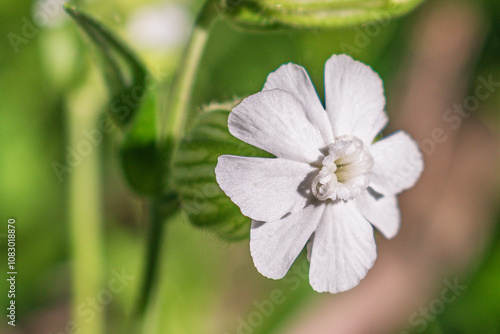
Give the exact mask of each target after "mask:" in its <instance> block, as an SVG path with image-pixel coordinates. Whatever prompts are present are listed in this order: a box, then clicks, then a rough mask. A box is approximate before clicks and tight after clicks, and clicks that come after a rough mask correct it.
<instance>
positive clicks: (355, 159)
mask: <svg viewBox="0 0 500 334" xmlns="http://www.w3.org/2000/svg"><path fill="white" fill-rule="evenodd" d="M372 167H373V158H372V156H371V155H370V153H369V152H368V150H367V149H366V148H365V147H364V145H363V142H362V141H361V140H360V139H359V138H357V137H354V136H342V137H339V138H337V139H336V141H335V143H333V144H331V145H330V146H329V147H328V155H327V156H326V157H325V158H324V159H323V162H322V168H321V170H320V171H319V173H318V175H317V176H316V177H315V178H314V180H313V183H312V192H313V194H314V196H316V198H318V199H319V200H321V201H325V200H327V199H331V200H336V199H337V198H338V199H342V200H349V199H353V198H356V197H357V196H358V195H359V194H360V193H361V192H362V191H363V190H365V189H366V188H367V187H368V185H369V179H368V178H367V177H366V176H365V175H364V174H365V173H366V172H368V171H369V170H370V169H371V168H372Z"/></svg>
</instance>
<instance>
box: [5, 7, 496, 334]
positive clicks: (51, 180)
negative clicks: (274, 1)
mask: <svg viewBox="0 0 500 334" xmlns="http://www.w3.org/2000/svg"><path fill="white" fill-rule="evenodd" d="M57 3H58V2H57V1H55V0H53V1H50V0H46V1H43V0H40V1H34V2H33V1H26V0H16V1H14V0H2V2H1V3H0V32H1V33H0V117H1V118H0V208H1V209H0V212H1V217H0V218H1V221H2V224H1V226H2V227H1V228H0V250H1V252H2V254H3V255H0V268H2V269H1V271H2V274H1V275H2V276H1V277H5V275H6V272H7V268H6V263H7V251H6V240H7V231H6V229H7V227H6V225H7V219H8V218H9V217H15V218H16V220H17V223H16V224H17V267H18V268H17V269H18V273H19V274H18V276H17V291H16V305H17V322H16V327H15V328H12V327H11V326H8V325H7V319H6V317H5V316H3V317H2V321H1V322H0V332H2V333H9V334H14V333H27V334H28V333H30V334H31V333H32V334H42V333H54V334H55V333H57V334H59V333H76V332H77V331H75V330H73V329H71V328H68V323H69V322H70V318H71V311H70V309H71V305H72V304H71V300H72V255H73V253H72V247H71V240H72V237H71V231H70V224H69V223H68V219H69V218H68V217H69V216H70V212H69V210H70V209H69V204H68V197H69V176H70V174H71V173H72V172H73V171H70V172H68V173H65V174H63V175H62V177H61V178H60V177H58V176H57V173H56V172H55V170H54V162H60V163H64V162H65V159H66V158H67V155H68V153H69V150H70V149H71V147H70V146H68V138H70V137H71V131H72V129H71V128H70V127H69V126H68V123H69V122H68V104H69V102H68V101H71V100H72V99H73V98H74V96H75V94H76V93H75V91H78V92H79V93H78V94H77V95H78V96H79V100H78V101H80V102H79V103H80V104H79V106H80V109H82V110H85V108H86V106H87V105H88V106H89V108H90V106H91V105H92V103H93V102H94V101H95V100H98V99H99V98H100V96H102V95H104V94H105V90H104V88H103V83H102V79H99V78H100V76H99V74H98V73H99V71H98V69H99V67H98V66H97V65H94V64H98V59H97V57H96V56H95V49H93V47H92V46H91V45H90V43H89V41H88V39H86V38H85V37H84V36H83V34H81V32H80V31H79V30H78V29H77V27H76V25H75V24H74V23H73V22H72V21H71V20H70V19H69V18H68V17H67V16H66V15H65V14H64V13H63V11H62V10H61V9H60V7H59V6H55V5H57ZM201 5H202V3H201V1H198V0H190V1H181V0H179V1H177V2H173V1H149V0H146V1H144V0H143V1H139V0H127V1H118V0H106V1H90V0H89V1H85V2H83V3H82V6H83V8H84V9H85V10H86V11H87V12H89V13H91V14H92V15H93V16H95V17H96V18H97V19H99V20H100V21H102V22H104V23H106V24H107V26H108V27H110V29H111V30H113V31H114V32H116V33H117V34H118V35H119V36H120V37H121V38H122V39H123V40H124V41H125V42H127V43H128V44H129V45H130V46H131V47H132V48H133V49H134V50H135V51H136V52H137V53H138V54H139V56H140V57H141V58H142V59H143V61H144V62H145V63H146V65H147V67H148V69H149V71H150V72H151V74H152V76H153V77H154V78H156V79H157V80H158V84H157V85H156V89H158V92H159V100H160V102H161V101H162V95H164V93H165V91H166V89H167V88H168V84H169V82H170V80H171V79H172V76H173V74H174V72H175V70H176V68H177V66H179V60H180V57H181V54H182V49H183V46H184V45H185V43H186V41H187V39H188V37H189V33H190V30H191V27H192V24H193V21H194V17H195V15H196V13H197V12H198V11H199V9H200V7H201ZM334 53H348V54H350V55H351V56H353V57H354V58H356V59H359V60H361V61H363V62H365V63H367V64H370V65H371V66H372V67H373V68H374V69H375V70H376V71H377V72H378V73H379V74H380V75H381V76H382V78H383V79H384V83H385V89H386V96H387V101H388V102H387V110H388V113H389V115H390V117H391V123H390V126H389V129H386V130H384V134H385V135H387V134H389V133H391V132H392V131H391V130H392V129H398V128H402V129H405V130H406V131H408V132H409V133H410V134H412V136H413V137H414V138H416V139H417V141H418V142H419V143H420V144H421V148H422V150H423V152H424V156H425V160H426V167H427V168H426V172H425V173H424V176H423V178H422V181H421V182H420V183H419V184H418V185H417V187H415V188H414V189H412V190H410V191H407V192H406V193H404V194H403V195H402V196H401V209H402V214H403V222H402V224H403V225H402V229H401V233H400V235H399V236H398V237H397V238H396V239H394V240H392V241H385V240H383V237H381V236H378V237H377V238H378V248H379V257H378V260H377V263H376V265H375V267H374V269H372V270H371V271H370V273H369V274H368V276H367V278H366V279H365V280H364V281H363V282H362V283H361V285H360V286H359V287H357V288H355V289H354V290H352V291H350V292H346V293H342V294H339V295H334V296H331V295H324V294H318V293H315V292H314V291H312V289H311V288H310V286H309V283H308V280H307V262H306V261H305V257H304V256H303V255H302V256H301V257H300V258H299V259H298V260H297V261H296V264H295V265H294V267H292V270H291V272H290V273H289V275H287V277H286V278H285V279H284V280H281V281H272V280H268V279H266V278H265V277H262V276H261V275H260V274H259V273H258V272H257V271H256V269H255V268H254V267H253V265H252V261H251V258H250V254H249V249H248V241H247V240H244V241H240V242H237V243H228V242H226V241H222V240H220V239H218V238H217V237H216V236H215V235H213V234H212V233H211V232H210V231H206V230H201V229H197V228H195V227H193V226H191V225H189V224H188V223H187V221H186V219H185V218H184V217H183V216H180V215H179V216H178V217H176V219H174V220H173V221H171V222H169V226H168V227H167V231H166V233H165V235H164V236H162V243H163V248H162V254H161V257H160V259H161V262H160V263H161V268H160V280H159V285H158V287H157V289H155V291H154V298H153V302H152V306H151V308H150V310H149V312H148V314H147V321H146V323H147V326H146V329H145V332H146V333H172V334H177V333H179V334H184V333H187V334H191V333H193V334H197V333H222V334H223V333H263V334H267V333H297V334H299V333H325V334H326V333H360V334H364V333H368V334H371V333H475V334H476V333H484V334H494V333H500V266H499V263H500V228H499V226H500V216H499V211H500V210H499V208H500V206H499V203H500V200H499V197H498V185H499V173H498V171H499V170H500V169H499V161H498V160H499V159H498V157H499V154H498V152H499V150H498V145H499V140H498V136H499V134H500V2H499V1H498V0H482V1H465V0H463V1H459V0H457V1H445V0H430V1H427V2H425V3H424V4H423V5H422V6H420V7H418V8H417V10H415V11H413V12H412V13H411V14H409V15H406V16H404V17H401V18H393V19H390V20H387V21H384V22H382V23H380V22H379V23H374V24H368V25H366V24H365V25H359V26H356V27H349V28H339V29H332V30H321V29H319V30H310V31H297V30H287V31H278V32H272V33H263V32H244V31H241V30H238V29H235V28H234V27H233V26H232V25H231V24H230V23H229V22H227V20H220V21H219V22H217V23H216V24H215V26H214V27H213V30H212V32H211V34H210V40H209V43H208V46H207V50H206V53H205V55H204V57H203V61H202V64H201V66H200V71H199V76H198V78H197V83H196V88H195V93H194V95H193V102H192V105H193V106H195V107H196V106H201V105H203V104H207V103H210V102H212V101H226V100H230V99H233V98H234V97H242V96H247V95H250V94H252V93H255V92H257V91H259V90H260V89H261V88H262V85H263V83H264V81H265V78H266V76H267V74H268V73H269V72H271V71H273V70H275V69H276V68H277V67H279V66H280V65H281V64H283V63H286V62H294V63H298V64H301V65H303V66H304V67H305V68H306V69H307V70H308V72H309V74H310V76H311V78H312V80H313V82H314V84H315V86H316V89H317V91H318V92H319V95H320V96H321V97H323V95H324V94H323V66H324V63H325V61H326V59H328V58H329V57H330V56H331V55H332V54H334ZM92 71H95V72H96V73H97V74H96V78H97V79H95V82H96V84H95V85H93V86H92V89H88V90H87V91H85V92H83V93H82V92H81V82H82V80H83V79H82V78H84V77H86V76H88V73H89V72H92ZM99 80H100V81H99ZM99 82H100V84H99ZM485 82H490V84H486V83H485ZM478 87H483V88H478ZM478 89H479V93H478ZM478 94H479V95H478ZM486 95H487V97H486ZM476 101H477V102H476ZM160 105H162V104H161V103H160ZM457 106H458V107H457ZM460 106H462V107H460ZM160 110H161V108H160ZM98 117H106V116H104V115H102V116H100V115H98ZM89 130H90V129H89ZM119 135H120V134H119V132H118V130H115V129H110V130H109V131H107V132H106V133H105V134H104V138H103V140H102V142H99V144H98V145H96V146H95V147H93V148H92V153H91V154H90V155H89V156H90V157H91V158H89V159H96V161H98V162H99V164H98V167H99V170H98V172H99V175H100V176H99V177H100V182H99V183H98V184H97V185H94V184H89V185H88V188H85V186H84V187H83V189H86V190H85V191H88V194H89V196H91V197H92V196H93V197H94V198H95V199H96V200H98V201H99V202H98V203H99V207H100V208H101V211H100V214H101V216H102V221H103V224H102V225H103V226H102V229H100V230H97V231H96V233H99V234H100V235H101V238H102V241H103V244H104V245H105V247H104V252H103V254H100V257H99V258H96V259H95V262H90V263H88V265H89V266H92V265H96V266H98V265H102V266H103V268H104V270H103V273H104V275H105V277H104V282H103V284H107V283H108V282H109V281H110V280H112V278H113V277H115V276H114V275H116V271H118V272H122V271H125V272H126V273H127V274H129V275H131V276H132V278H131V279H130V282H129V283H127V284H126V285H125V286H124V289H122V290H121V291H120V292H118V293H114V294H113V295H112V300H111V301H110V302H109V304H108V305H106V307H105V308H103V309H102V310H100V308H99V311H96V312H99V313H102V314H104V315H105V318H106V321H107V327H106V332H107V333H123V332H125V328H126V326H127V321H126V319H127V316H128V314H130V312H131V310H132V309H133V303H134V300H136V298H137V294H138V287H139V284H140V280H141V276H142V274H141V268H142V265H143V258H144V246H145V240H146V233H145V232H146V226H145V223H144V222H145V220H146V208H145V205H144V202H143V201H142V200H141V199H140V198H139V197H137V196H135V195H134V194H132V192H131V191H130V190H128V188H127V185H126V183H125V181H124V178H123V175H122V171H121V169H120V166H119V164H118V162H117V152H116V151H117V150H116V141H117V138H119ZM92 157H93V158H92ZM84 159H87V158H86V157H85V158H84ZM76 168H78V167H76ZM96 194H97V195H96ZM83 197H84V198H85V196H83ZM82 205H83V206H85V203H83V204H82ZM81 218H82V221H83V222H85V220H86V219H87V220H89V223H91V222H90V221H91V220H92V219H93V216H89V217H81ZM82 238H83V240H85V235H82ZM84 242H85V241H84ZM91 247H92V244H89V252H92V249H90V248H91ZM456 282H458V283H459V286H460V287H459V288H458V289H456V291H455V292H453V293H450V291H454V290H453V289H450V288H449V285H450V284H451V285H453V284H455V286H456V284H457V283H456ZM447 288H448V289H449V290H446V291H448V292H444V293H443V291H444V290H445V289H447ZM7 290H8V286H7V282H6V279H2V280H0V305H2V309H3V310H4V311H3V312H2V314H5V308H6V307H7V305H8V298H7ZM278 296H279V297H278ZM443 296H445V297H443ZM452 296H455V297H456V298H453V301H451V302H448V300H449V299H450V298H452ZM89 297H90V298H91V297H93V296H89ZM443 298H444V299H443ZM98 306H100V305H98Z"/></svg>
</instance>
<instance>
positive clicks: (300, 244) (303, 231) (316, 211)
mask: <svg viewBox="0 0 500 334" xmlns="http://www.w3.org/2000/svg"><path fill="white" fill-rule="evenodd" d="M324 207H325V206H324V205H317V206H316V205H314V204H309V205H308V206H306V207H305V208H304V209H302V210H300V211H299V212H296V213H293V214H291V215H288V216H286V217H284V218H282V219H280V220H277V221H273V222H257V221H253V222H252V229H251V230H250V252H251V254H252V258H253V262H254V264H255V267H256V268H257V270H258V271H259V272H260V273H261V274H262V275H264V276H266V277H269V278H272V279H279V278H282V277H283V276H285V274H286V273H287V272H288V269H290V266H291V265H292V263H293V262H294V261H295V259H296V258H297V256H298V255H299V254H300V252H301V251H302V249H303V248H304V246H305V245H306V243H307V240H309V238H310V237H311V235H312V233H313V232H314V230H315V229H316V226H317V225H318V223H319V221H320V219H321V216H322V215H323V210H324Z"/></svg>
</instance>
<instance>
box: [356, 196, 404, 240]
mask: <svg viewBox="0 0 500 334" xmlns="http://www.w3.org/2000/svg"><path fill="white" fill-rule="evenodd" d="M354 201H355V203H356V207H357V208H358V210H359V212H360V213H361V214H362V215H363V217H365V218H366V219H367V220H368V221H369V222H370V223H371V224H372V225H373V226H375V227H376V228H377V229H378V230H379V231H380V232H381V233H382V234H383V235H384V237H386V238H387V239H392V238H394V237H395V236H396V235H397V234H398V232H399V227H400V225H401V213H400V211H399V206H398V199H397V197H396V196H394V195H387V196H382V195H378V194H375V193H372V192H371V191H365V192H364V193H363V194H361V195H359V196H358V197H357V198H356V199H355V200H354Z"/></svg>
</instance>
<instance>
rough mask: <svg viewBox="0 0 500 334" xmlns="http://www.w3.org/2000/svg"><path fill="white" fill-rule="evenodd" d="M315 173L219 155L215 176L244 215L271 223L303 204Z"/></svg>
mask: <svg viewBox="0 0 500 334" xmlns="http://www.w3.org/2000/svg"><path fill="white" fill-rule="evenodd" d="M315 170H316V168H314V167H311V166H309V165H307V164H304V163H301V162H296V161H290V160H285V159H280V158H276V159H274V158H271V159H269V158H249V157H238V156H233V155H222V156H220V157H219V160H218V163H217V167H215V176H216V179H217V183H218V184H219V186H220V187H221V189H222V190H223V191H224V192H225V193H226V195H228V196H229V198H231V200H232V201H233V202H234V203H235V204H236V205H237V206H239V208H240V210H241V212H242V213H243V214H244V215H245V216H247V217H250V218H251V219H253V220H258V221H274V220H278V219H280V218H282V217H283V216H284V215H286V214H287V213H290V212H296V211H298V210H300V209H302V208H303V207H304V206H305V205H306V202H307V200H308V198H310V192H311V182H312V181H311V178H312V177H313V174H315V173H314V171H315Z"/></svg>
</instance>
